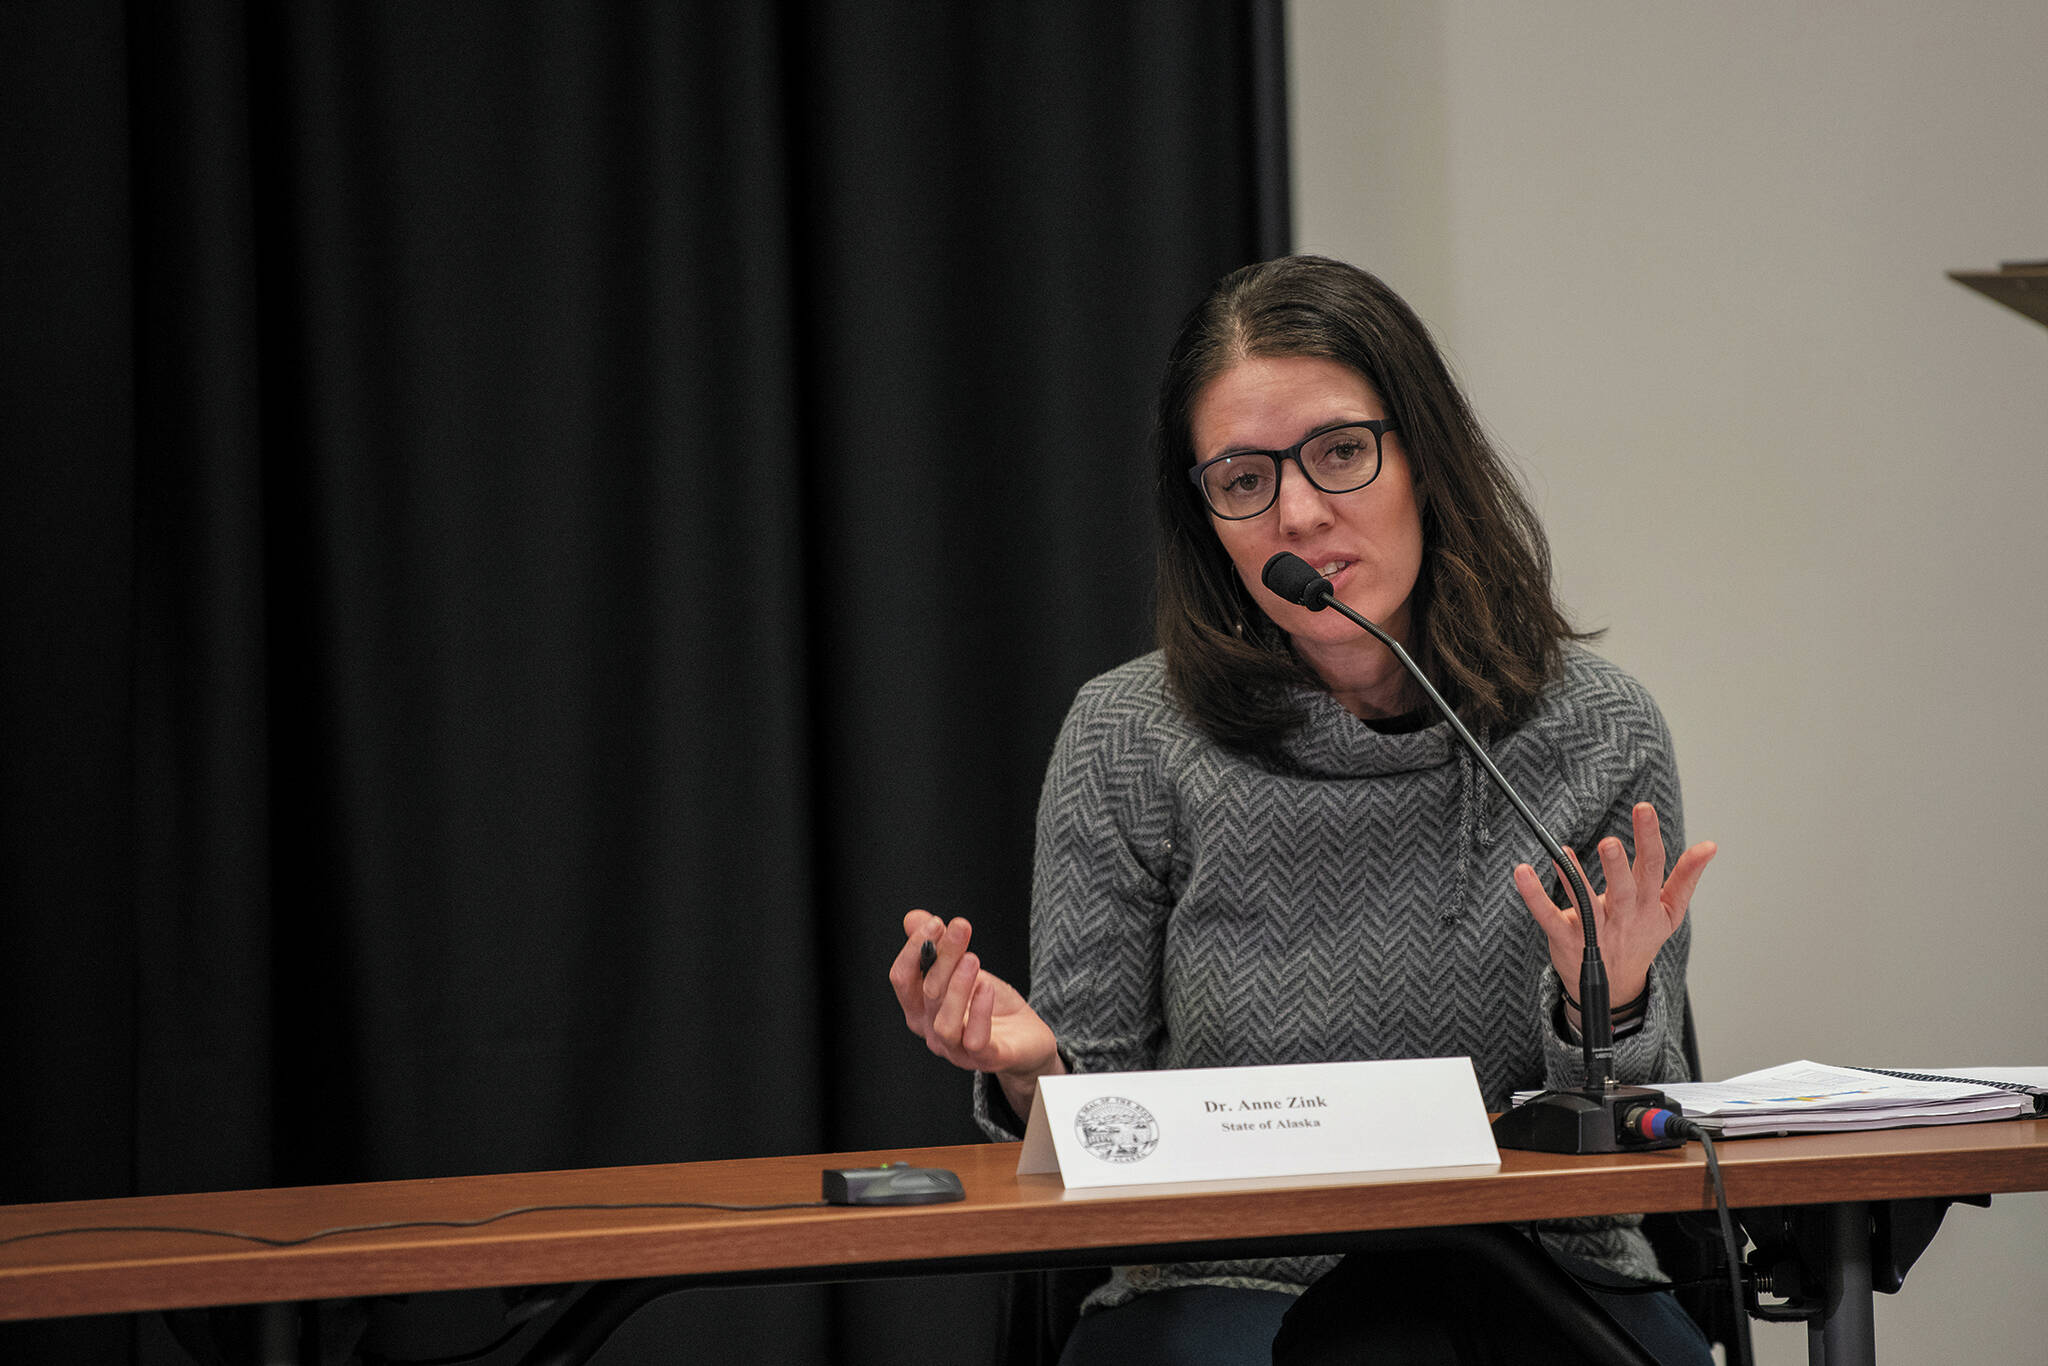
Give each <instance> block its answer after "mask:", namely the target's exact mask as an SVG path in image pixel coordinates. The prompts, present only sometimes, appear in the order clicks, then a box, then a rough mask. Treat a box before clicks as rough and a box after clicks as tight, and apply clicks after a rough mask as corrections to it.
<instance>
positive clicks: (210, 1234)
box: [0, 1200, 831, 1247]
mask: <svg viewBox="0 0 2048 1366" xmlns="http://www.w3.org/2000/svg"><path fill="white" fill-rule="evenodd" d="M829 1204H831V1201H829V1200H794V1201H791V1202H789V1203H787V1204H780V1205H720V1204H714V1203H711V1202H710V1201H705V1200H644V1201H630V1202H626V1203H622V1204H578V1205H521V1206H519V1208H517V1209H508V1210H500V1211H499V1212H498V1213H496V1214H486V1215H485V1216H484V1217H483V1218H481V1219H395V1220H393V1221H392V1222H390V1223H388V1224H348V1225H345V1226H343V1227H341V1228H323V1229H321V1230H320V1231H319V1232H318V1233H308V1234H306V1235H305V1236H304V1237H302V1238H271V1237H267V1236H265V1235H264V1234H261V1233H238V1232H236V1231H235V1230H234V1229H226V1228H187V1227H184V1226H183V1225H178V1224H98V1225H85V1226H81V1227H78V1228H45V1229H37V1230H36V1231H34V1232H33V1233H16V1234H13V1235H11V1236H9V1237H6V1238H0V1247H5V1246H7V1245H8V1244H9V1243H25V1242H28V1241H29V1240H30V1239H32V1238H61V1237H64V1236H65V1235H67V1234H72V1233H190V1234H193V1235H195V1236H197V1237H202V1238H239V1239H242V1240H243V1241H244V1242H250V1243H261V1244H262V1245H263V1246H265V1247H303V1246H304V1245H306V1244H307V1243H315V1242H318V1241H320V1240H321V1239H322V1238H335V1237H339V1236H340V1235H341V1234H344V1233H389V1232H391V1231H393V1230H396V1229H402V1228H481V1227H483V1226H484V1225H485V1224H495V1223H497V1222H498V1221H499V1220H500V1219H510V1218H513V1217H515V1216H517V1215H521V1214H554V1213H561V1212H567V1211H587V1210H624V1209H715V1210H724V1211H726V1212H728V1213H732V1214H757V1213H761V1212H763V1211H767V1210H778V1209H823V1208H825V1207H826V1206H827V1205H829Z"/></svg>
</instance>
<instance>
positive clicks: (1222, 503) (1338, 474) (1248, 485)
mask: <svg viewBox="0 0 2048 1366" xmlns="http://www.w3.org/2000/svg"><path fill="white" fill-rule="evenodd" d="M1399 430H1400V425H1399V424H1398V423H1396V422H1395V421H1394V420H1393V419H1392V418H1387V417H1382V418H1375V419H1373V420H1372V421H1371V422H1344V423H1340V424H1338V425H1337V426H1335V427H1325V428H1323V429H1322V430H1321V431H1319V432H1311V433H1309V434H1308V435H1307V436H1305V437H1303V438H1302V439H1301V440H1300V441H1297V442H1296V443H1295V444H1294V445H1292V446H1289V447H1288V448H1287V449H1286V450H1284V451H1232V452H1231V453H1230V454H1229V455H1219V456H1217V457H1216V458H1215V459H1214V460H1204V461H1203V462H1202V463H1201V464H1199V465H1197V466H1195V467H1194V468H1193V469H1191V470H1189V471H1188V478H1189V480H1190V481H1192V482H1193V483H1194V486H1195V487H1196V488H1198V489H1200V490H1201V491H1202V497H1203V498H1204V499H1206V500H1207V502H1208V504H1209V511H1211V512H1213V513H1215V514H1216V515H1217V516H1218V517H1221V518H1222V519H1223V520H1224V521H1226V522H1241V521H1243V520H1244V519H1245V518H1247V517H1256V516H1258V515H1259V514H1260V513H1262V512H1264V511H1265V510H1266V509H1267V508H1269V507H1271V506H1273V504H1274V503H1275V502H1276V501H1278V500H1279V497H1280V466H1281V464H1282V462H1284V461H1288V460H1292V461H1293V462H1294V463H1295V464H1296V465H1297V466H1298V467H1299V468H1300V470H1301V472H1302V474H1303V475H1304V476H1305V477H1306V478H1307V479H1308V481H1309V483H1311V484H1313V485H1315V486H1316V487H1317V488H1319V489H1321V490H1322V491H1323V492H1324V493H1354V492H1356V491H1357V490H1359V489H1362V488H1364V487H1365V486H1366V485H1367V484H1370V483H1371V482H1372V481H1373V480H1375V479H1377V478H1379V477H1380V439H1381V438H1382V437H1384V436H1385V435H1386V434H1387V433H1388V432H1394V431H1399Z"/></svg>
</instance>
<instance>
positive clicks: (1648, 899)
mask: <svg viewBox="0 0 2048 1366" xmlns="http://www.w3.org/2000/svg"><path fill="white" fill-rule="evenodd" d="M1630 814H1631V818H1632V823H1633V825H1634V826H1635V837H1636V855H1635V861H1634V862H1633V863H1631V862H1630V861H1629V856H1628V850H1627V849H1625V848H1623V847H1622V843H1621V841H1620V840H1618V839H1615V838H1613V837H1612V836H1610V837H1608V838H1607V839H1604V840H1602V841H1600V850H1599V853H1600V870H1601V872H1602V873H1603V874H1604V875H1605V877H1606V879H1607V890H1606V891H1605V892H1601V893H1599V894H1597V895H1595V896H1594V898H1593V924H1594V927H1595V929H1596V930H1597V931H1598V933H1599V942H1600V961H1601V962H1602V963H1604V964H1605V965H1606V967H1607V991H1608V999H1609V1001H1610V1002H1611V1003H1612V1004H1613V1005H1617V1006H1618V1005H1622V1004H1624V1003H1626V1002H1628V1001H1633V1000H1634V999H1636V998H1637V997H1638V996H1641V995H1642V994H1643V987H1644V984H1645V983H1647V982H1648V981H1649V978H1650V960H1652V959H1653V958H1655V957H1656V956H1657V950H1659V949H1661V948H1663V947H1664V941H1665V940H1667V939H1669V938H1670V937H1671V936H1672V935H1673V934H1674V933H1675V932H1676V931H1677V929H1678V926H1679V924H1680V922H1682V921H1683V920H1684V919H1685V912H1686V908H1687V907H1688V906H1690V905H1691V904H1692V894H1693V891H1694V889H1696V888H1697V887H1698V886H1699V885H1700V874H1701V873H1704V872H1705V871H1706V870H1707V864H1708V863H1709V862H1710V861H1711V860H1712V859H1713V857H1714V846H1713V845H1712V844H1711V843H1703V844H1695V845H1693V846H1692V847H1691V848H1690V849H1688V850H1686V851H1685V852H1684V853H1683V854H1680V855H1679V856H1678V862H1677V863H1676V864H1675V865H1673V867H1672V869H1671V876H1670V877H1669V878H1666V877H1665V876H1664V836H1663V834H1662V832H1661V831H1659V830H1658V828H1657V812H1656V811H1655V809H1654V808H1652V807H1651V805H1650V804H1649V803H1648V802H1638V803H1636V807H1635V810H1634V811H1633V812H1632V813H1630ZM1565 852H1566V853H1567V854H1569V855H1571V858H1572V861H1573V862H1574V863H1576V862H1577V861H1578V855H1577V854H1575V853H1572V851H1571V850H1566V851H1565ZM1560 876H1562V872H1561V871H1560ZM1515 890H1516V891H1517V892H1520V893H1521V894H1522V903H1523V904H1524V905H1526V906H1527V907H1528V908H1529V914H1530V915H1533V916H1535V917H1536V923H1537V924H1538V925H1540V926H1542V928H1543V935H1544V937H1545V938H1546V939H1548V940H1549V941H1550V963H1551V966H1552V967H1555V968H1556V969H1557V975H1558V977H1559V978H1560V979H1561V980H1562V981H1563V982H1564V989H1565V994H1566V995H1568V996H1570V997H1571V998H1572V999H1574V1000H1578V999H1581V997H1580V995H1579V965H1580V963H1581V962H1582V961H1583V960H1584V958H1585V951H1586V940H1585V936H1584V934H1583V933H1582V931H1581V930H1580V928H1579V909H1578V905H1577V898H1576V897H1575V896H1574V895H1573V894H1572V891H1571V884H1570V882H1569V881H1567V882H1566V883H1565V897H1566V899H1567V900H1568V901H1570V902H1571V903H1572V904H1570V905H1567V906H1562V907H1560V906H1558V905H1556V904H1555V903H1553V902H1552V901H1551V899H1550V897H1549V894H1548V893H1546V892H1545V891H1544V890H1543V884H1542V882H1541V881H1540V880H1538V878H1537V876H1536V870H1535V869H1533V868H1531V867H1530V866H1529V865H1528V864H1526V863H1525V864H1522V865H1521V866H1520V867H1518V868H1516V869H1515Z"/></svg>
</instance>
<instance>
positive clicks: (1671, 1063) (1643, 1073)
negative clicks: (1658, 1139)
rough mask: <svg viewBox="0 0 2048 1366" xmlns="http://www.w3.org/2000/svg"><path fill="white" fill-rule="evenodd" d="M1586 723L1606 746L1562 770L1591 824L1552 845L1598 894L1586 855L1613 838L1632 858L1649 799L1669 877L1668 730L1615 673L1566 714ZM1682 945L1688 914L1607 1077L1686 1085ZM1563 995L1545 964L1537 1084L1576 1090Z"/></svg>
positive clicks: (1675, 795)
mask: <svg viewBox="0 0 2048 1366" xmlns="http://www.w3.org/2000/svg"><path fill="white" fill-rule="evenodd" d="M1589 721H1590V722H1591V724H1593V725H1598V726H1599V727H1601V728H1602V729H1603V730H1604V731H1605V734H1606V736H1607V737H1608V743H1606V744H1603V745H1601V746H1599V747H1598V748H1597V749H1592V750H1589V751H1588V752H1587V753H1585V754H1584V755H1581V756H1579V757H1577V758H1576V759H1575V758H1574V757H1572V756H1565V757H1564V758H1563V761H1562V766H1563V769H1564V773H1565V778H1566V781H1567V782H1568V783H1569V784H1570V785H1571V786H1572V788H1573V789H1574V795H1575V797H1576V798H1577V799H1578V802H1577V805H1578V807H1579V809H1580V810H1582V811H1587V812H1592V813H1595V814H1594V818H1593V820H1592V821H1591V823H1590V824H1588V825H1587V826H1586V828H1584V829H1579V830H1572V831H1570V832H1566V831H1562V830H1560V831H1558V832H1556V833H1557V835H1558V838H1559V839H1560V840H1561V841H1562V842H1563V843H1564V844H1566V845H1568V846H1570V847H1572V848H1573V849H1575V850H1576V851H1578V852H1579V854H1580V855H1581V857H1582V859H1583V860H1584V862H1585V864H1586V880H1587V882H1588V883H1589V884H1590V885H1591V887H1592V889H1593V890H1594V892H1596V893H1598V892H1600V891H1602V890H1603V888H1602V883H1601V871H1600V863H1599V860H1598V859H1595V858H1588V857H1585V856H1586V854H1587V853H1588V851H1590V850H1592V849H1594V848H1596V847H1597V846H1598V844H1599V842H1600V841H1601V840H1603V839H1606V838H1607V837H1608V836H1609V835H1613V836H1615V837H1617V838H1619V839H1620V840H1621V842H1622V843H1623V844H1624V845H1627V846H1629V850H1630V853H1631V855H1633V853H1634V844H1635V836H1634V827H1633V825H1632V824H1631V813H1632V812H1633V811H1634V809H1635V805H1636V803H1637V802H1648V803H1650V804H1651V805H1652V806H1654V807H1655V808H1656V809H1657V820H1658V824H1659V826H1660V827H1661V828H1662V830H1663V836H1664V856H1665V865H1664V871H1665V875H1666V876H1669V875H1670V872H1671V867H1672V865H1673V864H1675V863H1676V862H1677V861H1678V856H1679V855H1680V854H1681V853H1683V852H1684V851H1685V809H1684V804H1683V801H1682V799H1681V796H1680V792H1679V784H1678V763H1677V760H1676V758H1675V757H1674V754H1673V749H1672V743H1671V732H1670V729H1669V728H1668V727H1667V726H1666V725H1665V723H1664V717H1663V714H1662V713H1661V712H1659V711H1658V709H1657V704H1656V703H1655V701H1653V700H1652V699H1651V697H1650V695H1649V693H1648V692H1647V691H1646V690H1644V688H1643V687H1642V685H1641V684H1639V683H1637V682H1635V680H1633V679H1630V678H1628V677H1627V676H1626V675H1621V674H1619V673H1616V674H1614V675H1613V676H1612V677H1611V678H1609V679H1608V680H1606V681H1605V683H1604V685H1603V687H1602V688H1601V690H1600V693H1599V695H1597V696H1595V697H1594V698H1593V699H1592V701H1591V702H1590V703H1589V704H1588V715H1586V716H1577V717H1574V719H1573V725H1574V726H1575V727H1579V728H1581V730H1582V733H1583V730H1584V729H1587V728H1590V727H1589V725H1588V723H1589ZM1691 944H1692V916H1691V914H1690V913H1688V914H1687V916H1686V918H1685V919H1684V920H1683V921H1682V922H1680V924H1679V926H1678V929H1677V931H1676V932H1675V933H1673V934H1672V936H1671V938H1670V939H1668V940H1666V941H1665V943H1664V947H1663V948H1662V949H1660V950H1658V952H1657V957H1656V958H1655V959H1654V960H1653V961H1652V962H1651V964H1650V978H1649V987H1648V989H1649V993H1650V997H1649V1000H1648V1002H1647V1003H1646V1011H1647V1013H1646V1015H1645V1017H1644V1020H1643V1025H1642V1028H1641V1029H1639V1030H1637V1031H1636V1032H1634V1033H1632V1034H1630V1035H1629V1036H1628V1037H1627V1038H1624V1039H1618V1040H1616V1041H1615V1045H1614V1075H1615V1080H1617V1081H1619V1082H1624V1083H1629V1084H1636V1085H1647V1084H1651V1083H1656V1082H1667V1081H1687V1080H1690V1079H1691V1078H1690V1076H1689V1074H1688V1070H1687V1065H1686V1060H1685V1048H1684V1030H1685V1002H1686V983H1685V970H1686V956H1687V953H1688V951H1689V949H1690V947H1691ZM1563 990H1564V988H1563V984H1562V983H1561V982H1559V980H1558V977H1557V973H1556V972H1555V971H1554V970H1552V969H1551V968H1549V967H1548V966H1547V965H1546V966H1545V968H1544V969H1543V974H1542V986H1541V989H1540V990H1539V991H1538V992H1537V993H1536V995H1537V1000H1536V1008H1537V1011H1538V1015H1537V1019H1536V1020H1535V1021H1534V1022H1533V1023H1534V1026H1535V1028H1537V1029H1538V1030H1539V1031H1540V1033H1539V1037H1540V1038H1542V1039H1543V1040H1544V1073H1545V1079H1544V1084H1545V1085H1546V1086H1549V1087H1553V1088H1559V1087H1572V1086H1576V1085H1578V1084H1579V1083H1580V1081H1581V1080H1582V1079H1583V1076H1584V1072H1585V1067H1584V1050H1583V1049H1582V1048H1581V1047H1580V1046H1579V1045H1578V1044H1576V1043H1573V1042H1570V1041H1569V1040H1567V1039H1565V1038H1563V1037H1561V1036H1560V1035H1559V1033H1558V1030H1557V1028H1556V1025H1555V1024H1554V1023H1553V1022H1554V1021H1555V1020H1556V1019H1558V1018H1559V1016H1558V1004H1559V1002H1560V1001H1561V999H1562V997H1563ZM1617 1004H1618V1003H1617Z"/></svg>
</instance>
